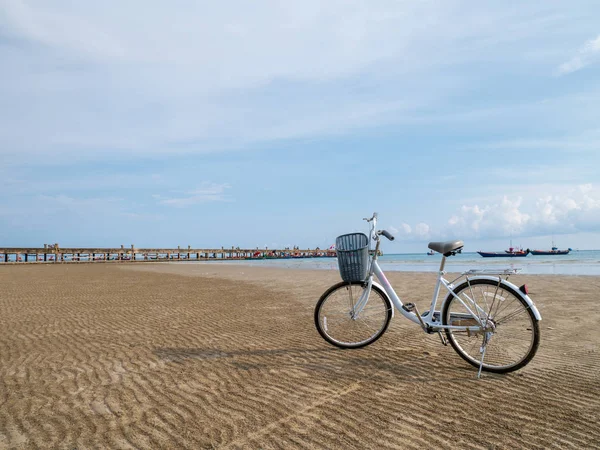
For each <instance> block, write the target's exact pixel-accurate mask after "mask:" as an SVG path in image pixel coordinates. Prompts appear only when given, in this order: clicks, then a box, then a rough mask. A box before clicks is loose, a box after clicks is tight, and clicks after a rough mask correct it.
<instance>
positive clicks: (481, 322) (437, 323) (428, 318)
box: [354, 214, 542, 333]
mask: <svg viewBox="0 0 600 450" xmlns="http://www.w3.org/2000/svg"><path fill="white" fill-rule="evenodd" d="M365 220H367V221H369V222H371V223H372V227H371V232H370V239H373V240H375V241H376V242H377V246H376V248H375V251H374V253H373V256H372V259H371V265H370V269H369V276H368V278H367V288H366V289H365V290H364V292H363V294H362V296H361V298H360V299H359V300H358V302H357V303H356V306H355V308H354V315H355V316H358V315H359V314H360V312H361V311H362V310H363V308H364V307H365V306H366V304H367V302H368V300H369V296H370V294H371V290H372V287H373V285H376V286H377V287H379V288H381V289H382V290H384V291H385V293H386V294H387V295H388V297H389V299H390V300H391V301H392V303H393V304H394V306H395V307H396V309H397V310H398V311H399V312H400V313H401V314H402V315H403V316H404V317H406V318H407V319H409V320H411V321H413V322H415V323H416V324H418V325H420V326H421V327H422V328H423V329H424V330H425V331H427V332H429V333H431V332H439V331H441V330H445V329H450V330H458V331H467V330H468V331H469V332H473V333H476V332H478V331H481V330H483V329H484V328H485V327H486V325H487V320H488V317H487V313H486V312H485V310H484V309H483V308H481V307H480V306H479V305H478V304H477V302H476V301H475V299H474V296H473V295H471V296H469V295H467V294H464V297H465V298H464V299H463V298H461V297H459V296H457V295H456V294H455V293H454V287H455V285H454V284H453V283H452V282H449V281H448V280H446V279H445V278H444V275H445V274H446V272H445V271H444V266H445V263H446V256H442V262H441V264H440V270H439V272H438V277H437V282H436V285H435V289H434V290H433V298H432V299H431V307H430V308H429V311H428V312H426V313H424V314H423V315H419V314H418V310H417V314H415V313H414V312H411V311H408V310H407V309H405V308H404V304H403V303H402V300H401V299H400V297H398V295H397V294H396V291H394V288H393V287H392V285H391V284H390V282H389V281H388V279H387V278H386V276H385V274H384V273H383V270H381V267H380V266H379V264H378V262H377V256H378V255H377V253H378V251H379V244H380V240H381V237H380V235H379V233H377V232H375V229H376V224H377V214H374V215H373V217H372V218H371V219H365ZM514 273H516V270H515V269H507V270H501V271H486V270H470V271H468V272H463V273H462V274H461V277H462V276H463V275H466V276H467V280H470V281H474V280H480V279H485V280H489V281H493V282H496V283H498V286H500V285H501V284H502V285H505V286H506V285H508V286H509V287H511V288H513V289H514V290H515V291H516V292H518V293H520V294H521V296H522V297H523V299H524V300H525V301H526V302H527V304H528V305H529V308H531V310H532V312H533V314H534V316H535V318H536V319H537V320H541V319H542V317H541V316H540V313H539V312H538V310H537V308H536V307H535V305H534V304H533V301H532V300H531V299H530V298H529V296H528V295H526V294H523V293H522V292H521V291H520V290H519V288H518V287H517V286H515V285H514V284H512V283H509V282H508V281H506V280H503V279H502V278H501V275H510V274H514ZM478 274H479V275H478ZM373 275H375V276H377V279H378V280H379V282H380V283H381V284H378V283H375V282H374V281H373ZM469 275H476V276H474V277H471V278H469ZM491 275H497V276H495V277H494V276H491ZM459 278H460V277H459ZM441 286H444V287H445V288H446V290H447V291H448V292H449V293H450V295H452V296H453V297H454V298H456V299H457V300H458V301H459V302H460V303H461V304H462V305H463V306H464V307H465V309H466V310H467V311H468V312H469V314H464V317H462V316H463V314H460V317H461V318H464V319H474V320H475V321H476V322H477V324H478V325H473V326H466V325H442V323H441V317H440V314H438V315H437V316H438V317H437V319H436V312H437V311H436V309H435V308H436V306H437V303H438V297H439V293H440V288H441ZM471 297H473V298H471ZM494 298H495V296H494ZM475 311H477V313H476V312H475ZM392 314H393V309H392Z"/></svg>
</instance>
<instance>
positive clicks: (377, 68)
mask: <svg viewBox="0 0 600 450" xmlns="http://www.w3.org/2000/svg"><path fill="white" fill-rule="evenodd" d="M0 4H1V5H2V7H3V13H2V14H0V29H2V31H3V37H4V38H6V41H7V43H8V45H3V46H0V59H1V60H2V61H3V67H2V69H3V74H2V75H3V83H2V84H1V85H0V98H2V100H3V101H2V102H1V103H0V122H1V123H3V125H4V127H2V128H1V129H0V142H1V143H2V145H0V155H2V156H3V158H4V161H5V162H10V160H12V161H14V162H15V164H17V163H18V162H21V163H22V162H23V161H28V160H29V159H30V158H31V156H32V155H35V156H36V157H37V159H36V160H37V161H39V162H43V163H45V164H49V163H56V162H57V161H62V162H64V161H69V160H70V158H73V157H77V159H78V160H85V159H94V158H95V159H114V158H117V157H119V158H123V157H137V156H139V155H148V154H160V155H164V154H173V153H205V152H211V151H217V150H223V149H231V148H240V147H244V146H248V145H251V144H254V143H257V142H265V141H273V140H278V139H289V138H297V137H303V136H315V135H316V136H322V135H331V134H338V133H344V132H347V131H349V130H356V129H359V128H365V127H372V126H380V125H385V124H390V123H414V122H415V121H417V122H418V121H423V122H427V121H438V122H439V121H455V120H456V118H458V117H460V118H461V119H460V120H466V121H468V120H471V119H472V116H471V109H470V108H463V109H461V108H456V103H455V102H454V100H455V99H456V98H460V97H461V95H466V94H467V93H469V92H471V91H472V85H473V82H475V81H477V80H474V79H473V78H472V77H473V76H475V77H476V76H477V75H474V74H473V71H472V70H471V69H472V66H471V65H472V63H474V62H475V63H477V64H479V61H481V60H482V58H485V60H486V61H488V60H489V59H490V58H492V56H493V61H492V63H496V64H503V63H504V61H505V60H509V61H513V62H514V61H515V60H517V62H519V64H521V63H527V64H531V62H530V58H526V57H525V56H524V55H523V54H521V53H519V52H515V47H516V45H515V42H516V41H519V42H522V41H525V42H526V43H529V45H532V46H533V47H534V49H533V50H535V49H536V48H537V47H536V46H538V45H540V46H541V47H543V48H542V50H546V51H547V48H548V47H550V48H552V42H544V43H543V44H538V43H537V41H535V39H536V38H537V36H539V34H540V33H542V32H547V31H548V30H549V29H551V27H552V26H553V25H555V24H557V23H558V24H561V25H563V26H566V25H565V24H568V23H569V14H570V13H571V12H570V11H560V12H549V11H548V9H547V8H546V7H545V6H540V5H531V4H527V5H521V6H520V8H519V10H518V12H515V11H514V9H513V8H512V7H510V6H504V5H503V4H501V3H498V4H497V5H491V6H490V5H483V4H482V5H479V4H477V5H473V3H472V2H466V1H452V2H434V1H431V0H425V1H419V2H407V1H404V2H387V1H386V2H369V1H366V0H352V1H334V0H332V1H328V2H322V1H318V0H307V1H304V2H292V3H290V2H288V3H286V4H285V5H284V6H282V5H281V3H280V2H275V1H265V2H253V3H252V4H249V3H248V2H242V1H237V2H236V1H232V2H228V4H227V5H221V4H220V3H218V2H216V3H209V4H199V3H198V4H196V3H194V2H192V3H190V2H181V1H174V2H169V3H168V4H166V3H160V2H142V1H137V2H136V1H129V2H126V3H123V2H111V1H107V2H102V3H101V4H100V3H98V4H96V3H91V2H68V1H66V0H62V1H61V0H57V1H53V2H45V1H41V0H38V1H33V0H31V1H27V2H25V1H18V0H8V1H7V0H0ZM563 13H564V14H563ZM131 17H139V18H140V20H132V19H131ZM456 23H460V24H461V26H460V27H456V26H455V25H454V24H456ZM556 39H557V40H560V36H558V37H557V38H556ZM13 44H14V45H13ZM533 50H531V51H532V52H533ZM539 54H540V55H541V54H544V52H539ZM490 55H492V56H490ZM540 58H541V57H538V60H537V62H538V63H539V60H540ZM548 59H549V60H550V61H554V59H552V57H548ZM32 67H34V68H35V70H32ZM503 67H504V64H503ZM442 68H443V70H441V69H442ZM462 69H467V70H462ZM458 72H460V74H459V75H457V73H458ZM495 106H496V105H493V104H492V105H490V108H491V109H493V108H494V107H495ZM507 110H508V111H510V110H511V108H507ZM434 112H435V113H434ZM486 114H487V113H486ZM478 115H481V113H479V114H478ZM434 116H435V117H434ZM488 122H491V121H488ZM32 130H35V132H32ZM9 156H10V159H9Z"/></svg>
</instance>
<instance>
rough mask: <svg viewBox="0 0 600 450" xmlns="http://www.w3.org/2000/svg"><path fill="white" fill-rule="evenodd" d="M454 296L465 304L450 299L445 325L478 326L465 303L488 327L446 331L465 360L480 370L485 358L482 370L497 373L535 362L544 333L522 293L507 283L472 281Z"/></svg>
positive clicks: (448, 300)
mask: <svg viewBox="0 0 600 450" xmlns="http://www.w3.org/2000/svg"><path fill="white" fill-rule="evenodd" d="M454 294H455V295H456V296H457V297H459V298H460V299H461V300H462V302H461V301H460V300H458V299H457V298H456V297H454V296H453V295H452V294H450V295H449V296H448V297H447V299H446V301H445V302H444V307H443V310H442V323H443V324H444V325H455V326H469V327H471V328H473V327H474V326H477V325H478V322H477V320H476V319H475V318H474V317H473V316H472V315H471V314H470V313H469V311H468V310H467V309H466V308H465V304H466V305H467V306H469V308H470V309H471V311H473V312H475V311H477V310H478V311H479V317H480V319H481V321H482V323H483V324H485V329H480V330H479V331H467V330H465V331H461V330H450V329H446V336H447V338H448V341H449V342H450V344H451V345H452V347H453V348H454V350H456V352H457V353H458V354H459V355H460V356H461V357H462V358H463V359H464V360H465V361H467V362H468V363H470V364H472V365H473V366H475V367H477V368H479V366H480V364H481V358H482V356H483V364H482V365H481V368H482V370H485V371H488V372H496V373H507V372H512V371H513V370H517V369H520V368H521V367H523V366H524V365H526V364H527V363H528V362H529V361H531V359H532V358H533V357H534V355H535V353H536V351H537V348H538V345H539V343H540V330H539V325H538V321H537V319H536V318H535V316H534V314H533V311H531V308H529V305H528V304H527V302H526V301H525V300H524V299H523V297H521V295H519V293H518V292H516V291H515V290H514V289H513V288H512V287H510V286H509V285H508V284H505V283H504V282H502V283H498V282H494V281H491V280H470V281H465V282H464V283H462V284H461V285H459V286H458V287H456V289H455V290H454ZM463 302H464V304H463ZM475 304H476V305H477V307H475V306H474V305H475ZM484 344H485V345H484ZM483 348H485V355H483V353H482V351H481V350H482V349H483Z"/></svg>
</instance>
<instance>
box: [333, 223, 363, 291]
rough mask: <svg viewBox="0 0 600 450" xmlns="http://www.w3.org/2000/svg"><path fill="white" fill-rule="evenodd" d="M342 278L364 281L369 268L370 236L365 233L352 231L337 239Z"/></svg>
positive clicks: (351, 280)
mask: <svg viewBox="0 0 600 450" xmlns="http://www.w3.org/2000/svg"><path fill="white" fill-rule="evenodd" d="M335 250H336V252H337V259H338V266H339V268H340V275H341V277H342V280H344V281H346V282H348V283H351V282H353V281H364V280H366V278H367V272H368V270H369V238H368V237H367V236H366V235H365V234H364V233H350V234H344V235H342V236H338V238H337V239H336V240H335Z"/></svg>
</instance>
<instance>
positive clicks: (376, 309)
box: [315, 282, 392, 348]
mask: <svg viewBox="0 0 600 450" xmlns="http://www.w3.org/2000/svg"><path fill="white" fill-rule="evenodd" d="M366 287H367V284H366V283H362V282H356V283H347V282H341V283H338V284H336V285H334V286H332V287H330V288H329V289H328V290H327V291H326V292H325V293H324V294H323V295H322V296H321V298H320V299H319V301H318V303H317V306H316V308H315V325H316V327H317V330H318V331H319V334H320V335H321V336H322V337H323V339H325V340H326V341H327V342H329V343H330V344H332V345H335V346H336V347H340V348H360V347H364V346H366V345H369V344H372V343H373V342H375V341H376V340H377V339H379V338H380V337H381V335H383V333H384V332H385V330H387V327H388V325H389V324H390V319H391V318H392V305H391V303H390V301H389V299H388V298H387V296H386V295H385V293H384V292H383V291H382V290H381V289H380V288H378V287H377V286H372V288H371V294H370V295H369V300H368V302H367V304H366V305H365V306H364V308H363V309H362V310H361V311H360V312H359V313H358V314H357V313H356V306H357V303H358V301H359V300H360V298H361V297H362V294H363V292H364V291H365V289H366Z"/></svg>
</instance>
